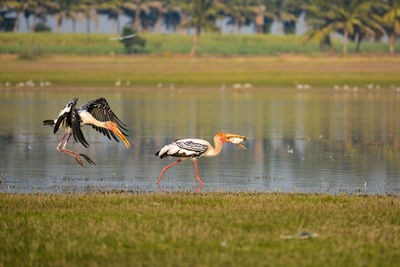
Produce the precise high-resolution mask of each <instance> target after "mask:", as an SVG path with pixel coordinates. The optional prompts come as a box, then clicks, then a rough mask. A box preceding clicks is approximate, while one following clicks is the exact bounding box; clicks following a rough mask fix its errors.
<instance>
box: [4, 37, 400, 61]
mask: <svg viewBox="0 0 400 267" xmlns="http://www.w3.org/2000/svg"><path fill="white" fill-rule="evenodd" d="M113 36H118V35H110V34H61V33H28V34H16V33H0V54H5V53H7V54H20V53H22V52H23V51H26V50H29V49H31V48H32V47H36V48H38V49H39V50H41V52H42V53H44V54H60V53H62V54H76V55H110V54H123V53H124V50H123V45H122V44H121V43H120V42H119V41H115V40H109V38H110V37H113ZM141 36H142V37H143V38H145V39H146V46H145V47H144V48H139V53H141V54H156V55H169V54H187V53H189V51H190V48H191V46H192V41H193V40H192V38H193V37H192V36H191V35H181V34H152V33H144V34H142V35H141ZM399 50H400V44H399V43H397V44H396V51H399ZM331 51H332V52H338V53H340V52H341V51H342V44H341V43H340V41H333V45H332V48H331ZM354 51H355V44H354V43H350V44H349V52H354ZM360 51H361V53H382V52H388V51H389V48H388V44H387V43H375V42H373V43H372V42H365V43H362V45H361V50H360ZM319 52H320V48H319V45H318V43H317V42H309V43H304V39H303V37H302V36H296V35H286V36H281V35H256V34H254V35H243V34H241V35H239V34H225V35H221V34H204V35H202V36H201V38H200V43H199V48H198V54H199V55H219V56H235V55H276V54H280V53H301V54H313V53H319Z"/></svg>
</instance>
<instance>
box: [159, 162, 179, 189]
mask: <svg viewBox="0 0 400 267" xmlns="http://www.w3.org/2000/svg"><path fill="white" fill-rule="evenodd" d="M181 161H182V160H181V159H178V160H177V161H175V162H174V163H172V164H171V165H168V166H167V167H165V168H164V169H163V170H162V172H161V174H160V178H158V181H157V184H159V183H160V181H161V178H162V176H163V174H164V172H165V171H166V170H168V169H169V168H170V167H172V166H174V165H175V164H178V163H179V162H181Z"/></svg>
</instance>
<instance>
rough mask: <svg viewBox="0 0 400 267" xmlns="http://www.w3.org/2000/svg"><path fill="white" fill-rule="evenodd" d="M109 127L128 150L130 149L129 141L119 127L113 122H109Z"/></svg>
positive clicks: (107, 123)
mask: <svg viewBox="0 0 400 267" xmlns="http://www.w3.org/2000/svg"><path fill="white" fill-rule="evenodd" d="M105 124H106V126H107V129H108V130H110V131H112V132H113V133H115V134H116V135H117V136H118V137H119V138H120V139H121V140H122V141H123V142H124V144H125V146H126V148H128V149H129V148H130V147H131V144H130V143H129V141H128V140H127V139H126V138H125V135H124V134H123V133H122V132H121V130H120V129H119V128H118V125H117V124H116V123H115V122H113V121H108V122H106V123H105Z"/></svg>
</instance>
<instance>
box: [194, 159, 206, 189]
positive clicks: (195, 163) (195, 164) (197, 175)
mask: <svg viewBox="0 0 400 267" xmlns="http://www.w3.org/2000/svg"><path fill="white" fill-rule="evenodd" d="M193 161H194V167H195V168H196V178H197V181H199V182H200V184H201V185H204V183H203V182H202V181H201V180H200V176H199V170H198V169H197V159H194V160H193Z"/></svg>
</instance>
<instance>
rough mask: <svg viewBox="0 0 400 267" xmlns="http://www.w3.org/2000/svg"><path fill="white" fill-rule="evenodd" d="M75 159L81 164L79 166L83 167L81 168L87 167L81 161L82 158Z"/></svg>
mask: <svg viewBox="0 0 400 267" xmlns="http://www.w3.org/2000/svg"><path fill="white" fill-rule="evenodd" d="M75 159H76V161H77V162H78V163H79V165H81V167H85V166H84V165H83V162H82V160H81V159H80V158H78V157H76V158H75Z"/></svg>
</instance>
